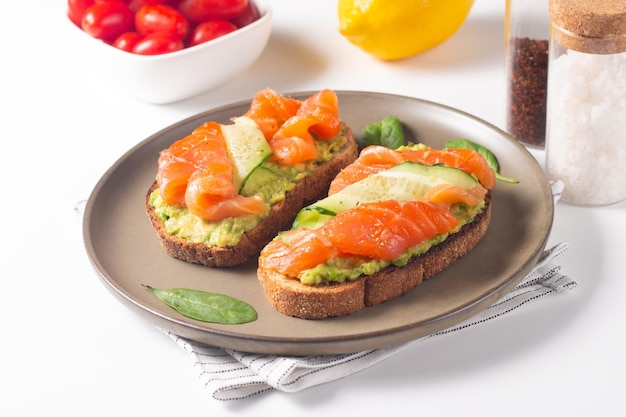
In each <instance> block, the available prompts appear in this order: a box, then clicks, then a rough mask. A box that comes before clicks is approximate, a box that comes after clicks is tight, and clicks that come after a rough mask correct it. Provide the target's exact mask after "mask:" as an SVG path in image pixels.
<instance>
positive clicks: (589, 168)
mask: <svg viewBox="0 0 626 417" xmlns="http://www.w3.org/2000/svg"><path fill="white" fill-rule="evenodd" d="M549 11H550V20H551V37H550V52H549V53H550V62H549V74H548V86H549V91H548V123H547V139H546V140H547V142H546V172H547V174H548V177H549V178H550V179H560V180H562V181H563V183H564V185H565V188H564V190H563V194H562V199H563V200H564V201H567V202H570V203H572V204H576V205H583V206H601V205H609V204H614V203H618V202H621V201H625V200H626V2H625V1H615V0H550V2H549Z"/></svg>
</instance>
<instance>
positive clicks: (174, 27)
mask: <svg viewBox="0 0 626 417" xmlns="http://www.w3.org/2000/svg"><path fill="white" fill-rule="evenodd" d="M135 27H136V28H137V32H139V33H141V34H142V35H149V34H150V33H156V32H168V33H172V34H174V35H176V36H178V37H179V38H180V39H185V37H186V36H187V34H188V33H189V21H188V20H187V19H186V18H185V16H183V15H182V13H180V12H179V11H178V10H176V9H174V8H173V7H170V6H168V5H166V4H148V5H145V6H143V7H142V8H141V9H139V10H137V13H135Z"/></svg>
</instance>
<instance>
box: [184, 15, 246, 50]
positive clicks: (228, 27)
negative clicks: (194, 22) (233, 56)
mask: <svg viewBox="0 0 626 417" xmlns="http://www.w3.org/2000/svg"><path fill="white" fill-rule="evenodd" d="M235 30H237V26H235V24H234V23H231V22H229V21H227V20H209V21H208V22H202V23H200V24H199V25H198V26H196V27H195V29H194V30H193V31H192V32H191V35H190V36H189V46H195V45H198V44H200V43H204V42H207V41H210V40H213V39H215V38H219V37H220V36H224V35H226V34H227V33H230V32H234V31H235Z"/></svg>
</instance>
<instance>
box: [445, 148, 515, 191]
mask: <svg viewBox="0 0 626 417" xmlns="http://www.w3.org/2000/svg"><path fill="white" fill-rule="evenodd" d="M444 148H462V149H472V150H474V151H476V152H478V153H479V154H481V155H482V156H483V158H485V160H487V163H488V164H489V166H490V167H491V169H492V170H493V172H494V173H495V174H496V179H498V180H500V181H502V182H508V183H511V184H517V183H519V181H518V180H516V179H514V178H509V177H505V176H503V175H501V174H500V164H499V162H498V158H496V156H495V155H494V154H493V152H491V151H490V150H489V149H487V148H486V147H484V146H482V145H479V144H477V143H475V142H472V141H471V140H469V139H453V140H449V141H447V142H446V143H445V145H444Z"/></svg>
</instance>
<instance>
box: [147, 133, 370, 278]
mask: <svg viewBox="0 0 626 417" xmlns="http://www.w3.org/2000/svg"><path fill="white" fill-rule="evenodd" d="M342 133H343V134H344V135H345V136H346V138H347V142H346V144H345V145H344V147H343V149H341V150H340V151H339V152H337V153H336V154H335V156H334V158H333V159H331V160H330V161H328V162H324V163H322V164H320V165H319V166H318V168H317V169H316V170H315V172H314V173H313V174H311V175H308V176H306V177H305V178H304V179H302V180H301V181H300V182H298V184H297V185H296V186H295V188H294V189H293V190H292V191H290V192H289V193H287V195H286V196H285V199H284V200H283V201H281V202H279V203H276V204H274V205H273V206H272V208H271V210H270V213H269V215H268V217H266V218H265V219H263V220H262V221H261V222H260V223H259V224H258V225H257V226H256V227H255V228H254V229H252V230H250V231H249V232H246V233H245V234H244V235H243V236H242V238H241V240H240V242H239V243H238V244H237V245H236V246H225V247H218V246H208V245H205V244H203V243H195V242H189V241H188V240H186V239H183V238H181V237H178V236H173V235H170V234H168V233H167V232H166V230H165V225H164V224H163V222H162V221H161V219H159V217H158V216H157V214H156V212H155V210H154V207H152V206H151V205H150V203H149V201H150V194H151V193H152V191H153V190H155V189H156V187H157V184H156V181H155V182H154V183H152V185H151V186H150V188H149V190H148V193H147V194H146V200H145V210H146V213H147V215H148V218H149V219H150V224H151V225H152V227H153V229H154V231H155V233H156V235H157V237H158V239H159V242H160V244H161V246H162V247H163V249H164V250H165V252H167V253H168V254H169V255H170V256H172V257H174V258H176V259H180V260H182V261H186V262H191V263H195V264H200V265H205V266H209V267H220V268H222V267H234V266H239V265H243V264H245V263H247V262H248V261H249V260H251V258H253V257H254V256H257V255H258V254H259V252H260V251H261V249H262V248H263V247H264V246H265V245H266V244H267V243H268V242H269V241H270V240H272V239H273V238H274V237H275V236H276V235H277V234H278V232H279V231H282V230H286V229H289V228H290V227H291V224H292V223H293V220H294V218H295V216H296V214H297V213H298V212H299V211H300V209H301V208H302V207H304V206H305V205H307V204H309V203H311V202H313V201H316V200H318V199H319V198H320V196H323V195H324V194H325V193H326V192H327V191H328V187H329V185H330V182H331V181H332V180H333V178H335V176H336V175H337V174H338V173H339V171H341V169H343V168H344V167H345V166H346V165H348V164H350V163H351V162H353V161H354V160H355V159H356V158H357V156H358V148H357V144H356V141H355V138H354V135H353V134H352V131H351V130H350V128H349V127H347V126H345V125H344V129H343V130H342Z"/></svg>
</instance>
